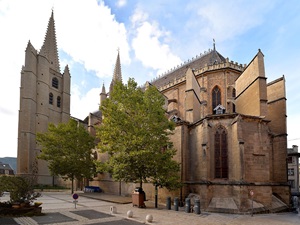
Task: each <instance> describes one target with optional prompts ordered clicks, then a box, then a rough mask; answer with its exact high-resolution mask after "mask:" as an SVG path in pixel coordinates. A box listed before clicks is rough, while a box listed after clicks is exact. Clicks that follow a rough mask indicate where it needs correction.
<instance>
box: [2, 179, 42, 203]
mask: <svg viewBox="0 0 300 225" xmlns="http://www.w3.org/2000/svg"><path fill="white" fill-rule="evenodd" d="M4 191H9V192H10V202H11V203H17V202H18V203H22V202H28V203H30V202H32V201H33V200H35V199H36V198H38V197H40V193H38V192H34V189H33V185H32V182H31V181H30V180H29V179H26V178H24V177H19V176H13V177H12V176H0V193H3V192H4ZM0 196H1V195H0Z"/></svg>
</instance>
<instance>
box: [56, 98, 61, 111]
mask: <svg viewBox="0 0 300 225" xmlns="http://www.w3.org/2000/svg"><path fill="white" fill-rule="evenodd" d="M56 105H57V107H58V108H60V96H58V97H57V102H56Z"/></svg>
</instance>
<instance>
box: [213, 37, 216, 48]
mask: <svg viewBox="0 0 300 225" xmlns="http://www.w3.org/2000/svg"><path fill="white" fill-rule="evenodd" d="M213 46H214V51H216V41H215V39H214V38H213Z"/></svg>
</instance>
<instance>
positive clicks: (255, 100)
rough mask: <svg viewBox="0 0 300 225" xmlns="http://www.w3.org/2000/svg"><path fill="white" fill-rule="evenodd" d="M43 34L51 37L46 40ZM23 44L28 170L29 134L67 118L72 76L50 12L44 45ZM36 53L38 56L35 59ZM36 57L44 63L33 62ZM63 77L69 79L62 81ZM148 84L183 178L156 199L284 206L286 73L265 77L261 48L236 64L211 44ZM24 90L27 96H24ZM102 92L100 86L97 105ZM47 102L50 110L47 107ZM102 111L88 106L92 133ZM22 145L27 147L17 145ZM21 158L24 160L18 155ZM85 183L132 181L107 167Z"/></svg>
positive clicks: (111, 188) (244, 207) (236, 207)
mask: <svg viewBox="0 0 300 225" xmlns="http://www.w3.org/2000/svg"><path fill="white" fill-rule="evenodd" d="M51 21H53V22H51ZM51 30H52V32H50V31H51ZM48 33H52V38H47V37H48V36H51V35H50V34H49V35H48ZM53 35H54V38H53ZM48 39H49V40H52V41H49V42H50V43H52V44H47V43H48V41H47V40H48ZM53 40H55V41H53ZM44 46H45V47H44ZM27 49H29V50H26V59H25V66H24V68H23V70H22V73H21V93H20V101H21V105H20V120H19V148H18V173H19V174H22V173H24V174H26V173H31V172H32V168H31V167H32V166H31V165H32V162H34V157H35V154H36V152H37V151H38V149H37V147H36V146H35V139H34V135H32V134H35V133H36V132H43V131H46V129H47V128H46V127H47V126H46V125H47V123H48V122H56V123H58V122H65V121H66V120H67V119H68V118H69V116H70V115H69V113H70V96H69V95H68V94H67V95H65V93H70V90H69V89H70V86H69V85H70V84H69V82H70V78H69V77H70V75H69V72H68V68H66V69H65V72H64V74H60V73H59V69H58V68H59V63H58V56H57V47H56V39H55V29H54V19H53V14H52V15H51V18H50V22H49V26H48V31H47V35H46V39H45V43H44V45H43V47H42V49H47V51H42V50H41V52H40V53H39V54H37V52H36V50H35V49H34V48H33V47H32V46H31V44H30V43H29V44H28V47H27ZM28 51H30V54H29V53H27V52H28ZM32 55H34V57H32ZM36 57H40V59H41V60H38V61H34V60H35V58H36ZM32 58H34V59H32ZM40 61H45V63H43V64H42V65H39V63H40ZM44 65H47V67H44ZM33 68H38V69H37V70H35V69H33ZM23 74H27V75H26V76H27V77H30V79H31V80H29V81H27V80H26V83H27V82H31V83H28V84H27V85H25V84H24V85H23V83H24V82H25V79H24V78H22V77H23V76H25V75H23ZM36 76H37V77H39V78H37V80H35V77H36ZM56 79H57V83H58V87H57V86H56ZM63 79H67V82H64V81H63ZM42 80H43V82H40V81H42ZM117 80H119V81H122V73H121V62H120V54H119V52H118V54H117V60H116V64H115V70H114V71H113V79H112V82H111V85H110V90H109V91H111V90H112V88H113V85H114V82H115V81H117ZM22 82H23V83H22ZM62 83H67V84H68V85H67V86H66V87H64V86H61V85H60V84H62ZM31 85H33V86H34V85H37V88H36V89H34V90H36V92H38V97H36V96H37V93H35V92H32V90H31V91H29V89H30V88H31V87H32V86H31ZM39 85H44V86H45V87H43V88H41V87H39ZM53 85H54V86H53ZM147 85H154V86H156V87H157V89H158V90H159V91H160V92H161V93H162V94H163V95H164V96H165V98H166V104H165V110H166V114H167V116H168V118H169V119H170V120H173V121H174V123H175V124H176V128H175V131H174V134H173V135H172V136H171V137H170V138H171V140H172V142H173V144H174V147H175V149H176V150H177V154H176V156H175V158H174V159H175V160H177V161H178V162H179V163H180V165H181V171H180V179H181V182H182V183H183V184H184V185H183V187H182V188H181V189H180V190H177V191H173V192H169V191H167V190H165V189H160V190H159V200H160V201H161V202H164V201H165V199H166V197H167V196H170V197H172V198H174V197H179V199H180V201H181V202H184V199H185V198H186V197H193V198H199V199H200V202H201V209H203V210H206V211H212V212H231V213H241V212H248V211H249V209H250V208H251V204H252V200H253V201H254V203H255V206H256V207H255V208H256V210H257V212H276V211H280V210H283V209H286V208H287V207H288V205H289V199H290V189H289V186H288V184H287V164H286V158H287V130H286V95H285V93H286V91H285V79H284V77H279V78H278V79H276V80H274V81H271V82H268V81H267V76H266V74H265V66H264V55H263V53H262V51H261V50H260V49H259V50H258V51H257V54H256V55H254V56H253V59H252V60H251V61H250V62H249V63H248V64H239V63H237V62H233V61H231V60H229V59H228V58H225V57H224V56H222V55H221V54H220V53H219V52H218V51H217V49H216V46H215V43H213V46H212V49H209V50H208V51H206V52H204V53H201V54H199V55H196V56H195V57H194V58H192V59H191V60H188V61H186V62H183V63H182V64H181V65H174V67H173V68H172V69H170V70H169V71H167V72H166V73H164V74H162V75H160V76H158V77H157V78H156V79H154V80H153V81H151V82H147ZM63 90H67V92H64V91H63ZM28 94H32V95H33V97H30V98H27V95H28ZM51 94H52V95H51ZM51 96H52V97H51ZM58 97H60V99H61V100H62V99H66V101H61V100H60V101H61V102H63V103H64V104H63V105H61V104H60V107H58V102H59V101H58V99H59V98H58ZM108 97H109V93H107V92H106V90H105V87H104V85H103V86H102V91H101V93H100V104H101V102H102V101H103V100H104V99H106V98H108ZM35 98H37V99H35ZM29 99H32V100H29ZM39 99H40V100H42V101H40V100H39ZM51 99H52V100H51ZM50 100H51V101H50ZM50 102H52V104H51V103H50ZM41 103H43V104H44V105H42V106H41ZM46 109H47V110H48V111H49V112H48V113H49V114H46V113H45V112H46V111H47V110H46ZM49 109H50V110H49ZM26 110H27V111H26ZM25 112H26V113H25ZM58 112H62V113H58ZM87 114H88V112H87ZM45 115H47V116H45ZM58 115H62V116H58ZM101 118H102V115H101V111H99V110H97V111H95V112H91V113H89V115H88V116H87V117H86V119H85V120H84V121H82V123H84V124H86V126H87V129H88V130H89V131H90V132H91V133H92V134H95V126H101ZM32 125H34V126H32ZM33 127H34V128H33ZM26 129H27V130H26ZM24 130H25V131H24ZM20 144H22V146H24V144H25V146H27V147H26V148H20ZM95 155H97V154H95ZM24 158H25V159H26V163H24V162H22V159H24ZM97 158H98V160H105V159H106V158H107V156H105V155H100V154H98V156H97ZM28 161H29V162H31V164H30V163H27V162H28ZM30 168H31V170H30ZM45 171H46V169H44V167H41V169H40V170H38V172H37V173H38V174H39V175H42V176H46V175H47V173H46V172H45ZM42 173H44V174H42ZM90 185H94V186H100V187H101V189H102V190H103V191H104V192H106V193H112V194H120V195H130V194H131V193H132V191H133V190H134V189H135V186H136V185H135V184H131V183H123V182H113V180H112V178H111V177H110V176H109V175H108V174H98V175H97V176H95V178H94V180H93V181H90ZM143 188H144V191H145V192H146V193H147V198H148V199H154V195H155V191H154V188H153V185H152V184H145V185H144V186H143Z"/></svg>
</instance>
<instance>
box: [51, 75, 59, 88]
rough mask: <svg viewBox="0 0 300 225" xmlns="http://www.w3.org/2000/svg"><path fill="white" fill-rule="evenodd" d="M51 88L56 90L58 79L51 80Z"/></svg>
mask: <svg viewBox="0 0 300 225" xmlns="http://www.w3.org/2000/svg"><path fill="white" fill-rule="evenodd" d="M52 87H54V88H58V79H57V78H56V77H54V78H52Z"/></svg>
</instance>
